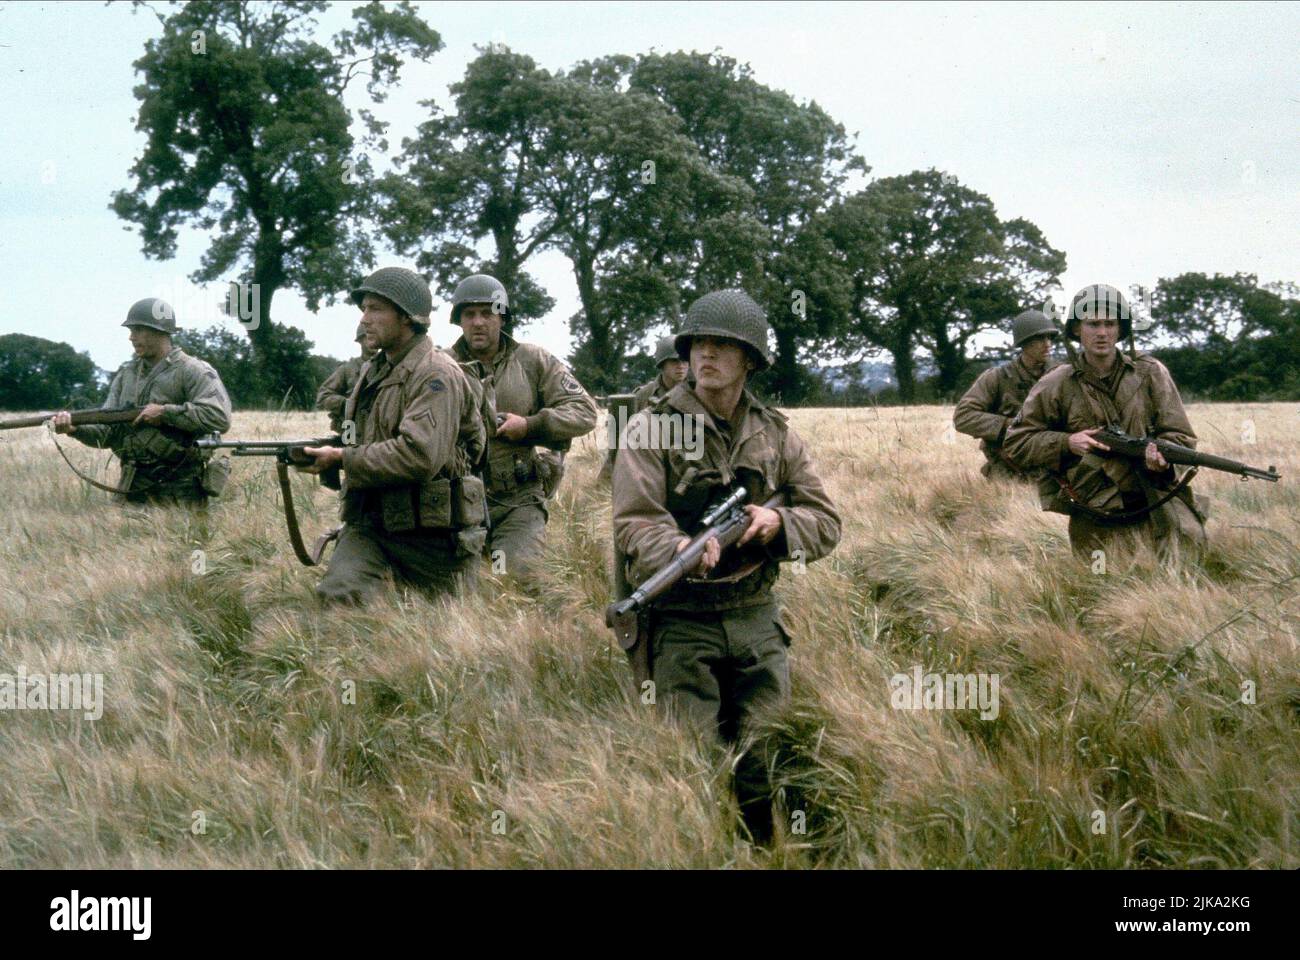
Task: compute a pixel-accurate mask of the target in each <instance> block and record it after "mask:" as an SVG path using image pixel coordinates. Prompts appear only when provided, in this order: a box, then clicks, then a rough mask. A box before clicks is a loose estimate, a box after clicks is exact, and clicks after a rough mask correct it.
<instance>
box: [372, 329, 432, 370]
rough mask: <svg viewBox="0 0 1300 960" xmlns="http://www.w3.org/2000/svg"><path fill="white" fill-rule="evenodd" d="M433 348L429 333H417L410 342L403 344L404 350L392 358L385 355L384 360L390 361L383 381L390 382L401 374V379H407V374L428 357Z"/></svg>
mask: <svg viewBox="0 0 1300 960" xmlns="http://www.w3.org/2000/svg"><path fill="white" fill-rule="evenodd" d="M432 349H433V347H432V346H431V345H430V343H429V335H428V334H427V333H417V334H416V335H415V336H413V337H412V338H411V339H410V340H408V341H406V343H405V344H403V346H402V349H400V350H398V351H397V352H396V353H394V354H393V355H392V356H389V355H388V354H386V353H385V354H384V359H385V360H386V361H388V363H387V369H386V370H384V371H383V379H384V380H388V379H390V378H392V377H393V376H394V374H398V373H400V374H401V377H400V378H399V379H403V380H404V379H406V374H407V373H408V372H409V371H410V369H411V367H412V366H414V365H415V363H416V361H418V360H419V359H420V357H423V356H425V355H427V354H428V353H429V352H430V351H431V350H432Z"/></svg>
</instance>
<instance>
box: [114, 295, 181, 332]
mask: <svg viewBox="0 0 1300 960" xmlns="http://www.w3.org/2000/svg"><path fill="white" fill-rule="evenodd" d="M122 326H124V327H148V328H149V329H151V330H158V331H159V332H161V333H166V334H168V335H170V334H173V333H175V332H176V311H174V310H172V308H171V304H169V303H168V302H167V301H166V300H159V299H158V298H157V297H145V298H144V299H143V300H137V301H136V302H135V303H133V304H131V309H130V310H128V311H127V312H126V321H125V322H124V323H123V324H122Z"/></svg>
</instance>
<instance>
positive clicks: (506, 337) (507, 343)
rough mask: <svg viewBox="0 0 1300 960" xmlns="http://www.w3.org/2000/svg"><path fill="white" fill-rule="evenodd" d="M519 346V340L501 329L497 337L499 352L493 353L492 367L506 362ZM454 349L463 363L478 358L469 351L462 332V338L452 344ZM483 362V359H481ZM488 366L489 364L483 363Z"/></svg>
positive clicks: (494, 367) (495, 367) (457, 357)
mask: <svg viewBox="0 0 1300 960" xmlns="http://www.w3.org/2000/svg"><path fill="white" fill-rule="evenodd" d="M517 346H519V341H517V340H516V339H515V338H514V337H512V336H510V334H508V333H506V332H505V331H504V330H502V331H501V333H500V334H499V337H498V339H497V352H496V353H494V354H493V355H492V363H491V368H492V369H493V370H495V369H497V367H499V366H501V364H503V363H505V362H506V360H507V359H509V357H510V355H511V354H512V353H514V352H515V347H517ZM451 349H452V351H453V352H454V353H455V354H456V359H457V360H459V361H460V362H461V363H469V362H470V361H471V360H474V359H476V357H475V356H474V354H472V353H470V352H469V344H467V343H466V342H465V335H464V334H461V336H460V339H459V340H457V341H456V342H455V343H453V344H452V345H451ZM479 362H480V363H482V362H483V361H481V360H480V361H479ZM483 366H484V367H487V366H488V364H483Z"/></svg>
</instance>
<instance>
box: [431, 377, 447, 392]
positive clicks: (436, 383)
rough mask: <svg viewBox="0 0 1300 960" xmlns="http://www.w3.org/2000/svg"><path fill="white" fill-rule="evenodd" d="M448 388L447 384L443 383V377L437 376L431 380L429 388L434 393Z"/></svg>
mask: <svg viewBox="0 0 1300 960" xmlns="http://www.w3.org/2000/svg"><path fill="white" fill-rule="evenodd" d="M446 389H447V385H446V384H445V383H443V382H442V379H441V378H439V377H435V378H434V379H432V380H430V381H429V390H430V392H432V393H442V391H444V390H446Z"/></svg>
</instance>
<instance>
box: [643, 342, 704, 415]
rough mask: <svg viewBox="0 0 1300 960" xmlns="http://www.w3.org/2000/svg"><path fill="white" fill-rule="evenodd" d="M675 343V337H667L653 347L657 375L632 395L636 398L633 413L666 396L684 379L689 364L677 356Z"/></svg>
mask: <svg viewBox="0 0 1300 960" xmlns="http://www.w3.org/2000/svg"><path fill="white" fill-rule="evenodd" d="M676 343H677V338H676V337H674V336H667V337H664V338H662V339H661V340H660V341H659V344H658V345H657V346H656V347H655V366H657V367H658V368H659V375H658V376H657V377H655V378H654V379H653V380H651V381H649V382H648V383H643V384H641V386H639V387H637V388H636V392H635V393H634V394H633V396H634V397H635V398H636V400H635V401H634V403H633V407H632V409H633V410H634V411H636V410H644V409H645V408H646V407H648V406H650V405H651V404H653V403H655V402H656V401H658V400H659V399H660V398H661V397H665V396H667V395H668V391H669V390H671V389H672V388H673V387H675V386H677V384H679V383H681V382H682V381H683V380H685V379H686V371H687V370H689V369H690V364H689V363H687V362H686V361H685V360H683V359H682V358H681V357H679V356H677V347H676Z"/></svg>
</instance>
